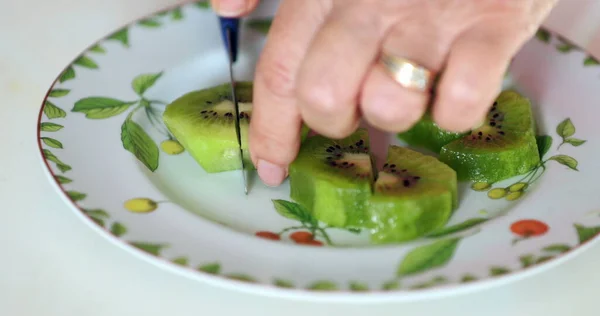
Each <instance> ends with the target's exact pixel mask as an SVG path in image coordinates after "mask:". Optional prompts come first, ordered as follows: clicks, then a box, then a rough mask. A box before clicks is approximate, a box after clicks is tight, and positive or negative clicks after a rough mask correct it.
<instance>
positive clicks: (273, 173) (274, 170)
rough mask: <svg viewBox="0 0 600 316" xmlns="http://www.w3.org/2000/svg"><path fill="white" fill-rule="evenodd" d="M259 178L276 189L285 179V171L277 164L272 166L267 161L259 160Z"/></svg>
mask: <svg viewBox="0 0 600 316" xmlns="http://www.w3.org/2000/svg"><path fill="white" fill-rule="evenodd" d="M256 169H257V171H258V176H259V177H260V178H261V179H262V181H263V182H264V183H265V184H266V185H268V186H271V187H276V186H278V185H280V184H281V182H283V179H285V169H283V168H282V167H281V166H278V165H276V164H272V163H270V162H268V161H265V160H262V159H260V160H258V166H257V168H256Z"/></svg>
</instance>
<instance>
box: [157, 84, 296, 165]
mask: <svg viewBox="0 0 600 316" xmlns="http://www.w3.org/2000/svg"><path fill="white" fill-rule="evenodd" d="M252 88H253V84H252V82H237V83H236V85H235V91H236V96H237V101H238V106H239V118H240V136H241V140H242V152H243V159H244V165H245V166H246V169H250V170H253V169H255V167H254V165H253V164H252V161H251V160H250V154H249V151H248V126H249V124H250V119H251V117H252ZM163 120H164V122H165V125H166V126H167V128H168V129H169V131H170V132H171V133H172V134H173V136H174V137H175V138H176V139H177V140H178V141H179V142H180V143H181V145H182V146H183V147H184V148H185V149H186V150H187V151H188V152H189V153H190V154H191V156H192V157H193V158H194V159H195V160H196V162H197V163H198V164H199V165H200V166H202V168H203V169H204V170H205V171H206V172H209V173H214V172H223V171H230V170H236V169H241V164H240V160H239V148H238V142H237V136H236V131H235V108H234V104H233V101H232V99H231V85H230V84H229V83H226V84H221V85H218V86H214V87H210V88H206V89H202V90H197V91H192V92H189V93H187V94H185V95H183V96H181V97H179V98H177V99H176V100H175V101H173V102H171V103H170V104H168V105H167V107H166V109H165V112H164V114H163ZM307 134H308V128H307V127H306V126H303V128H302V139H304V138H305V137H306V135H307Z"/></svg>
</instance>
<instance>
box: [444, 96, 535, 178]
mask: <svg viewBox="0 0 600 316" xmlns="http://www.w3.org/2000/svg"><path fill="white" fill-rule="evenodd" d="M439 159H440V161H442V162H444V163H446V164H447V165H449V166H450V167H452V168H453V169H454V170H456V173H457V175H458V180H459V181H462V180H472V181H477V182H487V183H494V182H497V181H501V180H504V179H507V178H510V177H513V176H516V175H520V174H524V173H527V172H528V171H530V170H531V169H532V168H534V167H535V166H536V165H537V164H538V163H539V162H540V157H539V153H538V148H537V143H536V139H535V123H534V119H533V113H532V109H531V104H530V102H529V100H528V99H527V98H525V97H523V96H521V95H520V94H518V93H517V92H514V91H510V90H508V91H503V92H501V93H500V95H499V96H498V97H497V98H496V100H495V101H494V104H493V106H492V107H491V109H490V111H489V113H488V114H487V117H486V120H485V123H484V124H483V125H482V126H480V127H479V128H477V129H474V130H472V131H471V132H470V133H468V134H467V135H465V136H463V137H462V138H460V139H458V140H455V141H452V142H450V143H449V144H447V145H445V146H443V147H442V149H441V151H440V157H439Z"/></svg>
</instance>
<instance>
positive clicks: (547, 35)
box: [535, 28, 600, 67]
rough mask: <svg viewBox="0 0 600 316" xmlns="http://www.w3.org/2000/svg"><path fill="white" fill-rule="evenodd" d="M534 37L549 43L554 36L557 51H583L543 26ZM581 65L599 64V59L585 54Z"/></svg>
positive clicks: (565, 52)
mask: <svg viewBox="0 0 600 316" xmlns="http://www.w3.org/2000/svg"><path fill="white" fill-rule="evenodd" d="M535 37H536V38H537V39H538V40H540V41H541V42H543V43H546V44H551V43H552V39H553V38H556V42H557V43H556V44H555V48H556V50H557V51H558V52H560V53H563V54H567V53H570V52H574V51H583V50H582V49H580V48H579V47H577V46H576V45H574V44H573V43H572V42H570V41H568V40H566V39H564V38H562V37H561V36H558V35H555V34H553V33H552V32H550V31H548V30H546V29H544V28H540V29H538V31H537V32H536V34H535ZM583 65H584V66H585V67H592V66H600V61H599V60H598V59H596V58H595V57H594V56H592V55H589V54H586V56H585V58H584V60H583Z"/></svg>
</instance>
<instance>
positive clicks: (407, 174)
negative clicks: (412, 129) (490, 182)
mask: <svg viewBox="0 0 600 316" xmlns="http://www.w3.org/2000/svg"><path fill="white" fill-rule="evenodd" d="M457 206H458V190H457V176H456V172H455V171H454V170H453V169H452V168H450V167H449V166H447V165H446V164H444V163H442V162H440V161H439V160H437V159H436V158H434V157H431V156H428V155H424V154H421V153H418V152H416V151H413V150H410V149H407V148H403V147H398V146H390V147H389V149H388V154H387V160H386V163H385V164H384V165H383V169H382V170H381V171H380V172H379V174H378V176H377V181H376V182H375V185H374V193H373V195H372V196H371V198H370V199H369V200H368V203H367V209H368V214H369V225H368V226H369V227H370V228H371V241H372V242H373V243H375V244H383V243H390V242H402V241H408V240H412V239H415V238H417V237H420V236H423V235H425V234H427V233H429V232H431V231H433V230H435V229H438V228H440V227H443V226H444V225H445V224H446V223H447V221H448V219H449V218H450V216H451V215H452V213H453V211H454V209H456V207H457Z"/></svg>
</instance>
